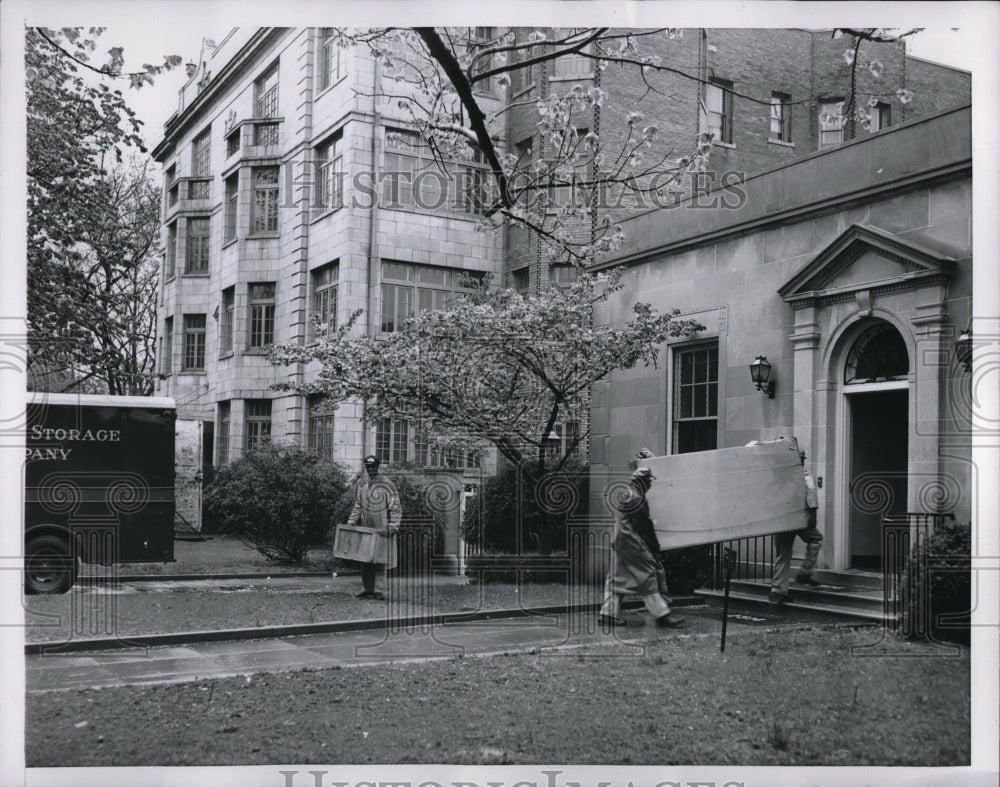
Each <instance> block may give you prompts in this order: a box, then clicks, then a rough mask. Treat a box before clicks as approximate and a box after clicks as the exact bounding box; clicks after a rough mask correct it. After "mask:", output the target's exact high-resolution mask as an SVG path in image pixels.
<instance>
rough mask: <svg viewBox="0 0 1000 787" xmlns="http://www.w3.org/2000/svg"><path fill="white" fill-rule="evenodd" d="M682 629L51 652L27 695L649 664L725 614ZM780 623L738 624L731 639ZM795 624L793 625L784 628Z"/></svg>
mask: <svg viewBox="0 0 1000 787" xmlns="http://www.w3.org/2000/svg"><path fill="white" fill-rule="evenodd" d="M679 613H680V614H683V615H684V616H685V617H687V619H688V623H687V625H686V626H685V627H684V628H680V629H658V628H656V627H655V626H653V625H651V623H650V621H649V620H648V616H647V615H645V614H644V613H641V612H640V613H638V614H637V613H628V614H627V618H628V620H629V625H628V626H626V627H624V628H618V629H614V630H606V629H604V628H602V627H600V626H599V625H598V624H597V618H596V615H595V614H594V613H593V612H586V613H583V612H577V613H570V614H532V615H528V616H522V617H517V618H506V619H500V620H495V619H494V620H479V621H470V622H445V623H441V624H437V625H431V624H426V625H411V626H406V625H390V622H389V621H382V626H381V627H380V628H376V629H366V630H360V631H359V630H349V631H339V632H329V633H319V634H307V635H299V636H285V637H275V638H268V639H252V640H225V641H215V642H200V643H190V644H186V645H183V646H163V647H132V648H120V649H118V650H104V651H99V652H97V651H93V652H70V653H65V654H59V653H58V652H48V653H46V654H35V655H29V656H27V657H26V685H27V689H28V691H32V692H38V691H56V690H67V689H83V688H91V687H110V686H124V685H131V684H153V683H180V682H186V681H194V680H201V679H211V678H222V677H231V676H234V675H246V676H248V680H249V679H250V677H249V676H251V675H253V674H255V673H261V672H287V671H294V670H300V669H306V668H308V669H323V668H331V667H360V666H368V665H373V664H384V663H399V662H404V661H422V660H428V659H447V658H454V657H457V656H474V655H487V654H491V653H503V652H511V651H513V652H525V651H530V652H536V651H540V652H541V653H542V654H544V655H551V656H552V657H556V656H559V655H567V654H569V655H576V654H575V651H576V650H577V649H578V648H580V647H583V646H609V647H610V646H614V647H616V649H617V651H618V653H619V654H620V655H633V656H634V655H641V653H642V645H643V643H644V642H645V641H647V640H648V639H649V638H651V637H656V638H659V637H690V636H719V635H720V631H721V614H720V613H719V611H718V610H715V609H712V608H710V607H699V608H695V609H683V610H679ZM780 622H781V621H777V620H770V619H768V618H763V617H761V618H757V617H749V616H741V617H736V618H735V619H734V618H733V617H731V618H730V620H729V623H728V631H729V633H730V634H732V635H737V634H738V632H739V631H740V630H745V629H746V628H748V627H755V626H760V625H770V624H773V623H780ZM786 624H787V621H786Z"/></svg>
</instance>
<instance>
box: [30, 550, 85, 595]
mask: <svg viewBox="0 0 1000 787" xmlns="http://www.w3.org/2000/svg"><path fill="white" fill-rule="evenodd" d="M25 553H26V565H25V571H24V590H25V592H26V593H29V594H35V593H65V592H66V591H67V590H69V589H70V588H71V587H72V586H73V582H74V581H75V579H76V566H75V561H74V560H73V556H72V555H71V553H70V548H69V544H68V543H67V542H66V541H65V540H64V539H62V538H59V537H58V536H38V537H37V538H33V539H31V541H29V542H28V547H27V549H26V550H25Z"/></svg>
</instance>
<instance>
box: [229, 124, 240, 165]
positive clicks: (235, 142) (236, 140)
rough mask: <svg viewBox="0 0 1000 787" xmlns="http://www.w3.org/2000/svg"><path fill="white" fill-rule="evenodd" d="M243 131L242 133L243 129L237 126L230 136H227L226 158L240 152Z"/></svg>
mask: <svg viewBox="0 0 1000 787" xmlns="http://www.w3.org/2000/svg"><path fill="white" fill-rule="evenodd" d="M241 133H242V131H241V129H239V128H236V129H234V130H233V131H231V132H230V133H229V136H228V137H226V158H229V157H230V156H235V155H236V154H237V153H239V152H240V134H241Z"/></svg>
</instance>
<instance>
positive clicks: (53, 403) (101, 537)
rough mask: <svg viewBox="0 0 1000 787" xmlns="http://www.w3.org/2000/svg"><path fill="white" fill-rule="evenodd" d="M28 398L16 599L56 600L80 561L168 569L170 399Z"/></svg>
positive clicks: (172, 408) (171, 450)
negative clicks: (51, 596) (39, 596)
mask: <svg viewBox="0 0 1000 787" xmlns="http://www.w3.org/2000/svg"><path fill="white" fill-rule="evenodd" d="M30 396H31V397H32V401H31V403H30V404H29V405H28V408H27V424H26V433H25V465H24V555H25V580H24V588H25V592H26V593H65V592H66V591H67V590H69V589H70V588H71V587H72V586H73V583H74V581H75V580H76V573H77V565H78V562H81V561H82V562H84V563H100V564H102V565H110V564H112V563H136V562H147V561H155V562H161V561H162V562H171V561H173V559H174V424H175V421H176V419H177V410H176V407H175V405H174V400H173V399H168V398H164V397H140V396H101V395H84V394H45V393H36V394H31V395H30Z"/></svg>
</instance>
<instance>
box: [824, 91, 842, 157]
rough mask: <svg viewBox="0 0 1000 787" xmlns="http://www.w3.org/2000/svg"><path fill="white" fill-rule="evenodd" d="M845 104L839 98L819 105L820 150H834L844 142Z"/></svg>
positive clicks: (827, 100)
mask: <svg viewBox="0 0 1000 787" xmlns="http://www.w3.org/2000/svg"><path fill="white" fill-rule="evenodd" d="M843 108H844V102H843V100H842V99H839V98H831V99H826V100H824V101H820V103H819V149H820V150H823V149H824V148H832V147H833V146H835V145H839V144H840V143H841V142H843V141H844V116H843V115H842V114H841V112H842V110H843Z"/></svg>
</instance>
